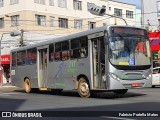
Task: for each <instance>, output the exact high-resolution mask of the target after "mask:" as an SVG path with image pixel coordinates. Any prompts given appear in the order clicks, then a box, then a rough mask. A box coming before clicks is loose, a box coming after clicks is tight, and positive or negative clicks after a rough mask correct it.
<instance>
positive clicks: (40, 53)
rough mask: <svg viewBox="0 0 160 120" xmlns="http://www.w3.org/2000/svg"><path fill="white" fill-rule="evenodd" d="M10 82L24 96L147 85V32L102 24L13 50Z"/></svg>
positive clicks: (118, 91)
mask: <svg viewBox="0 0 160 120" xmlns="http://www.w3.org/2000/svg"><path fill="white" fill-rule="evenodd" d="M139 44H140V45H139ZM138 45H139V46H140V47H139V49H141V50H140V51H138V47H137V46H138ZM11 80H12V85H14V86H18V87H24V90H25V92H27V93H30V92H31V91H32V90H34V89H38V90H40V91H53V92H54V91H59V92H60V91H62V90H76V91H77V92H78V93H79V95H80V96H81V97H89V96H90V95H91V94H93V93H95V92H106V91H113V92H114V93H115V94H125V93H126V92H127V90H128V89H132V88H144V87H151V85H152V84H151V82H152V81H151V54H150V44H149V39H148V33H147V31H146V30H145V29H142V28H137V27H128V26H102V27H98V28H95V29H91V30H87V31H83V32H80V33H75V34H72V35H68V36H63V37H59V38H53V39H49V40H47V41H44V42H41V43H37V44H33V45H30V46H24V47H20V48H17V49H13V50H11Z"/></svg>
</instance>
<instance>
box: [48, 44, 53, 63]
mask: <svg viewBox="0 0 160 120" xmlns="http://www.w3.org/2000/svg"><path fill="white" fill-rule="evenodd" d="M53 60H54V44H50V45H49V61H50V62H52V61H53Z"/></svg>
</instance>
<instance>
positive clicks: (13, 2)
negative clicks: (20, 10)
mask: <svg viewBox="0 0 160 120" xmlns="http://www.w3.org/2000/svg"><path fill="white" fill-rule="evenodd" d="M18 3H19V0H10V4H11V5H13V4H18Z"/></svg>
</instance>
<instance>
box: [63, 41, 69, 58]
mask: <svg viewBox="0 0 160 120" xmlns="http://www.w3.org/2000/svg"><path fill="white" fill-rule="evenodd" d="M68 59H69V41H65V42H62V60H68Z"/></svg>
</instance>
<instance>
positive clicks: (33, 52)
mask: <svg viewBox="0 0 160 120" xmlns="http://www.w3.org/2000/svg"><path fill="white" fill-rule="evenodd" d="M35 63H37V49H36V48H32V49H28V50H27V58H26V64H27V65H32V64H35Z"/></svg>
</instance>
